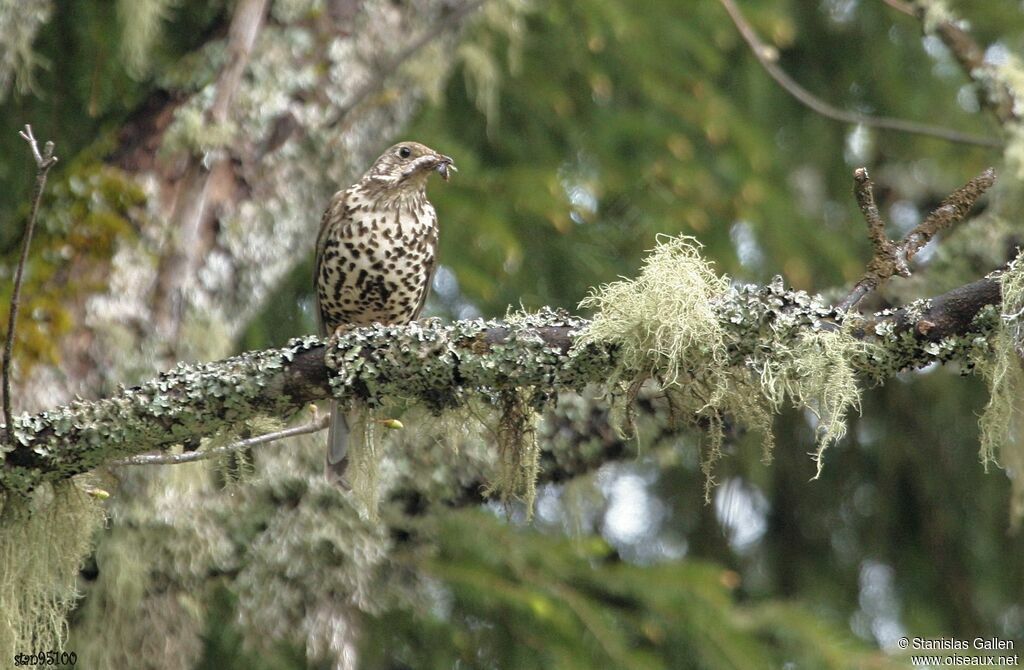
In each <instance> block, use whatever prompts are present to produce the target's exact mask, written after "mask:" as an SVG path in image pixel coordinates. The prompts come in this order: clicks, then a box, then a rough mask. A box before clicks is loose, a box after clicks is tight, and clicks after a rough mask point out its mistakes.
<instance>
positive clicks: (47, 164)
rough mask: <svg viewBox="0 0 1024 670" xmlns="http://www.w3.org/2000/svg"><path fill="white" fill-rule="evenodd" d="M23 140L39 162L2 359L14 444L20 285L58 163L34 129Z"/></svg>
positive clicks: (8, 425)
mask: <svg viewBox="0 0 1024 670" xmlns="http://www.w3.org/2000/svg"><path fill="white" fill-rule="evenodd" d="M18 134H19V135H21V137H22V139H24V140H25V141H26V142H28V146H29V148H30V149H31V150H32V157H33V158H35V160H36V188H35V192H34V193H33V195H32V212H31V214H29V217H28V225H27V226H26V227H25V238H24V240H23V241H22V243H21V257H20V258H19V259H18V269H17V270H16V271H15V273H14V290H13V291H11V307H10V310H9V311H8V315H7V340H6V342H5V343H4V359H3V384H4V427H5V428H6V432H7V442H8V444H14V418H13V416H12V415H11V354H12V353H13V350H14V331H15V328H17V325H18V307H19V304H20V302H21V284H22V280H23V279H24V274H25V264H26V263H27V262H28V250H29V247H30V246H31V244H32V233H33V231H34V230H35V227H36V217H37V216H38V214H39V203H40V202H42V200H43V189H44V188H46V177H47V175H48V174H49V172H50V168H52V167H53V164H54V163H56V162H57V157H56V156H54V155H53V148H54V145H53V142H47V143H46V144H45V145H43V151H42V152H41V153H40V151H39V143H38V142H36V138H35V136H34V135H33V134H32V126H30V125H28V124H26V125H25V130H22V131H20V132H19V133H18Z"/></svg>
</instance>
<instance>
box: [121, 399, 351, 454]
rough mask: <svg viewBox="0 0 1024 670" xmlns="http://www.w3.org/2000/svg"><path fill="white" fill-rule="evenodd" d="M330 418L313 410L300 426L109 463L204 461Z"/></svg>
mask: <svg viewBox="0 0 1024 670" xmlns="http://www.w3.org/2000/svg"><path fill="white" fill-rule="evenodd" d="M330 420H331V417H330V415H327V414H325V415H324V416H319V415H317V414H316V412H315V411H314V414H313V420H312V421H310V422H309V423H304V424H302V425H301V426H294V427H292V428H285V429H284V430H278V431H275V432H273V433H267V434H265V435H257V436H256V437H250V438H247V439H245V440H239V441H238V442H235V443H233V444H228V445H225V446H223V447H216V448H214V449H207V450H205V451H189V452H185V453H183V454H139V455H138V456H131V457H129V458H123V459H121V460H117V461H111V463H110V465H112V466H118V465H180V464H182V463H194V462H196V461H205V460H208V459H210V458H215V457H217V456H221V455H223V454H230V453H234V452H236V451H241V450H242V449H249V448H251V447H256V446H259V445H261V444H268V443H270V442H277V441H278V440H283V439H285V438H288V437H295V436H296V435H308V434H309V433H318V432H320V431H321V430H323V429H324V428H326V427H327V424H328V423H329V422H330Z"/></svg>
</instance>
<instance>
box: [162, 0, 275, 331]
mask: <svg viewBox="0 0 1024 670" xmlns="http://www.w3.org/2000/svg"><path fill="white" fill-rule="evenodd" d="M267 2H268V0H241V1H240V2H239V3H238V4H237V6H236V7H235V13H234V15H233V17H232V19H231V26H230V28H229V29H228V42H227V53H228V58H227V62H226V63H225V64H224V67H223V69H221V71H220V74H219V76H218V77H217V84H216V93H215V97H214V100H213V104H212V105H211V106H210V108H209V109H208V110H207V112H206V122H207V123H208V124H210V125H214V126H218V125H223V124H225V123H227V121H228V120H229V118H230V109H231V101H232V99H233V98H234V95H235V91H236V90H237V89H238V85H239V83H240V82H241V80H242V74H243V73H244V72H245V68H246V66H247V65H248V63H249V55H250V53H251V52H252V47H253V44H254V43H255V42H256V36H257V35H258V34H259V30H260V27H261V26H262V24H263V17H264V16H265V15H266V13H267ZM208 158H209V157H208V156H206V155H203V156H200V155H193V156H191V157H190V158H189V161H188V166H187V167H186V168H185V174H184V177H182V180H181V184H180V186H179V188H178V192H177V197H176V198H175V201H174V208H173V211H174V215H173V218H172V220H171V226H170V231H171V236H172V237H171V245H172V250H171V252H170V253H169V254H167V255H166V256H165V257H164V258H163V259H162V262H161V263H160V267H159V268H158V271H157V280H156V295H155V296H154V302H155V308H154V312H155V314H156V320H157V326H158V327H159V328H161V329H162V330H164V331H165V332H166V333H167V335H168V339H170V340H171V341H173V340H175V339H176V336H177V331H178V327H179V326H180V321H181V308H182V300H183V296H182V294H181V292H182V290H183V289H184V287H185V285H186V284H187V283H188V282H190V281H191V280H192V278H193V277H194V276H195V274H196V271H197V270H198V269H199V265H200V263H201V262H202V259H203V257H204V256H205V251H206V249H208V247H209V244H208V243H204V241H203V240H204V235H203V225H204V223H205V222H206V221H207V202H208V198H207V190H208V187H209V183H210V175H211V174H212V173H213V170H214V168H215V167H216V166H217V165H218V164H219V163H220V162H221V160H222V159H218V160H215V161H213V162H211V163H209V164H208V163H207V161H208Z"/></svg>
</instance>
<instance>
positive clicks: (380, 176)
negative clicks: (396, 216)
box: [365, 142, 456, 191]
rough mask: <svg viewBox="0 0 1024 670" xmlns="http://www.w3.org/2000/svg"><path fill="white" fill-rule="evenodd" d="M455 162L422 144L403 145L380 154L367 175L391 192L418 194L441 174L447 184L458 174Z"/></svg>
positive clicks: (409, 143) (397, 145) (400, 143)
mask: <svg viewBox="0 0 1024 670" xmlns="http://www.w3.org/2000/svg"><path fill="white" fill-rule="evenodd" d="M455 171H456V170H455V164H454V163H453V162H452V159H451V158H449V157H448V156H445V155H444V154H439V153H437V152H436V151H434V150H433V149H431V148H430V147H427V146H424V145H422V144H420V143H419V142H399V143H398V144H396V145H395V146H393V147H391V148H390V149H388V150H387V151H385V152H384V153H382V154H381V155H380V158H378V159H377V160H376V162H375V163H374V164H373V167H371V168H370V169H369V170H368V171H367V173H366V177H365V178H367V179H369V180H371V181H372V182H374V183H375V184H377V185H379V186H381V187H383V188H385V189H388V190H393V189H397V190H401V191H416V190H419V189H422V188H423V187H424V186H425V185H426V183H427V177H429V176H430V173H432V172H437V173H438V174H440V175H441V178H442V179H444V180H445V181H447V180H448V178H449V177H450V176H451V173H452V172H455Z"/></svg>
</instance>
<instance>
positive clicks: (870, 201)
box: [836, 168, 996, 313]
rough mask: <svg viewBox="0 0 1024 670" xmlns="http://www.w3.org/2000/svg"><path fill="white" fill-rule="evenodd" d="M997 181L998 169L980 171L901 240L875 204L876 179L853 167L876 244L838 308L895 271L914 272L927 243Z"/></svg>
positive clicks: (852, 302)
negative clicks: (887, 229)
mask: <svg viewBox="0 0 1024 670" xmlns="http://www.w3.org/2000/svg"><path fill="white" fill-rule="evenodd" d="M995 181H996V171H995V170H993V169H992V168H988V169H987V170H985V171H984V172H982V173H981V174H980V175H978V176H977V177H975V178H974V179H971V180H970V181H968V182H967V183H966V184H964V185H963V186H961V187H960V188H958V189H957V190H955V191H953V193H951V194H950V195H949V196H948V197H947V198H946V199H945V200H943V201H942V203H940V204H939V206H938V207H936V208H935V209H934V210H933V211H932V212H931V214H929V215H928V216H927V217H925V219H924V221H922V222H921V223H919V224H917V225H916V226H915V227H914V229H913V230H911V231H910V232H909V233H907V234H906V235H905V236H904V237H903V239H902V240H900V241H899V242H897V241H895V240H890V239H889V238H888V237H886V235H885V222H884V221H882V217H881V215H879V213H878V207H877V206H876V205H875V194H874V183H873V182H872V181H871V177H870V176H868V171H867V168H857V169H856V170H854V171H853V182H854V187H853V190H854V195H855V196H856V198H857V204H858V205H859V206H860V211H861V213H862V214H863V215H864V221H865V223H867V226H868V237H869V238H870V239H871V246H872V247H873V248H874V253H873V255H872V258H871V261H870V262H869V263H868V268H867V271H866V272H865V273H864V276H863V277H862V278H861V279H860V280H859V281H858V282H857V283H856V284H855V285H854V287H853V289H852V290H851V291H850V293H849V295H847V296H846V297H845V298H844V299H843V300H842V302H840V303H839V305H837V306H836V311H837V312H839V313H845V312H848V311H850V310H851V309H853V308H854V307H855V306H856V305H857V303H858V302H860V301H861V299H863V298H864V296H866V295H867V294H869V293H871V292H872V291H874V290H875V289H876V288H878V287H879V286H881V285H882V284H884V283H885V282H887V281H888V280H889V279H890V278H891V277H892V276H893V275H899V276H901V277H909V276H910V261H911V260H912V259H913V258H914V256H916V255H917V252H918V251H920V250H921V248H922V247H924V245H926V244H928V242H929V241H931V239H932V238H933V237H935V236H936V235H938V234H939V233H940V232H941V231H943V230H946V229H947V228H952V227H953V226H955V225H956V224H957V223H959V222H961V221H963V220H964V217H966V216H967V213H968V212H969V211H970V209H971V207H973V206H974V203H975V202H977V201H978V198H980V197H981V196H982V195H983V194H984V193H985V191H987V190H988V189H989V188H991V187H992V184H994V183H995Z"/></svg>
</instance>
